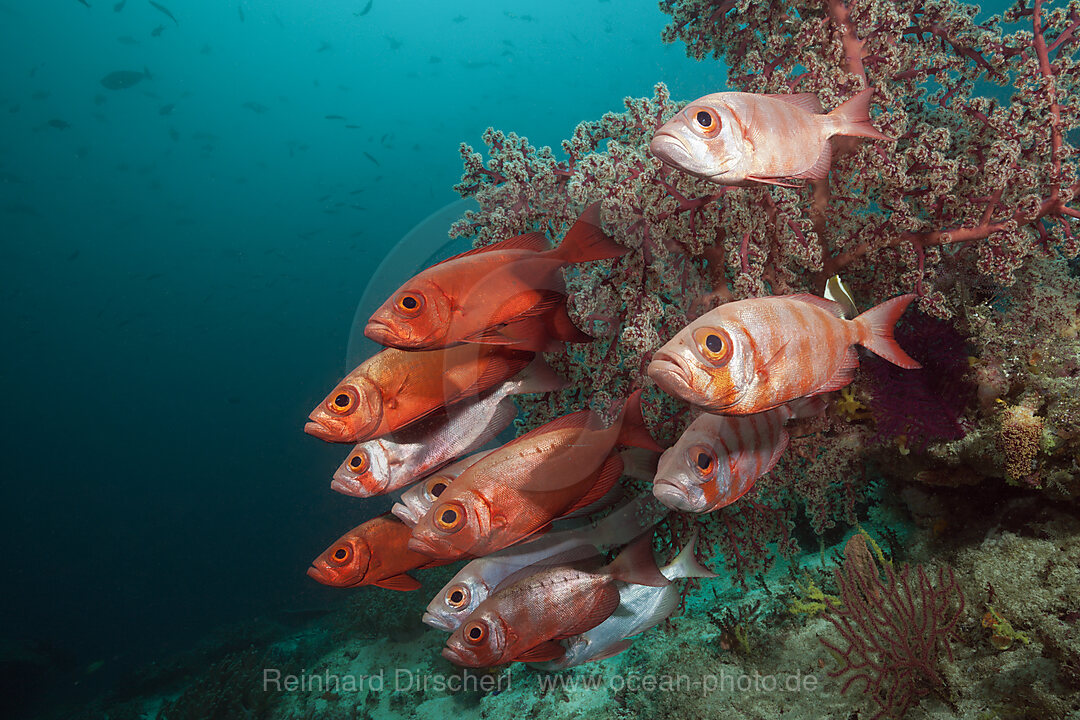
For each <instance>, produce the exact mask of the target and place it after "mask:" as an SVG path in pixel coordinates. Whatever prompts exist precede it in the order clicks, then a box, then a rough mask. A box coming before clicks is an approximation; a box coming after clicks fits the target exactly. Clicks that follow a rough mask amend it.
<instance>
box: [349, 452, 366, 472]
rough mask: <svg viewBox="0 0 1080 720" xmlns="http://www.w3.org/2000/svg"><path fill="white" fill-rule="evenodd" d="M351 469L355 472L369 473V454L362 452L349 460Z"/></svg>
mask: <svg viewBox="0 0 1080 720" xmlns="http://www.w3.org/2000/svg"><path fill="white" fill-rule="evenodd" d="M349 468H350V469H351V470H352V471H353V472H358V473H362V472H367V469H368V456H367V453H366V452H364V451H363V450H361V451H360V452H358V453H356V454H355V455H353V456H352V457H351V458H349Z"/></svg>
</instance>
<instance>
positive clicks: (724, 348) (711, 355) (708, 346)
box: [694, 328, 731, 365]
mask: <svg viewBox="0 0 1080 720" xmlns="http://www.w3.org/2000/svg"><path fill="white" fill-rule="evenodd" d="M694 342H695V343H697V347H698V351H699V352H700V353H701V354H702V355H703V356H704V357H705V359H706V360H708V361H710V362H712V363H714V364H716V365H723V364H724V363H726V362H727V361H728V360H730V359H731V336H730V335H728V334H727V331H726V330H722V329H720V328H698V329H697V330H695V331H694Z"/></svg>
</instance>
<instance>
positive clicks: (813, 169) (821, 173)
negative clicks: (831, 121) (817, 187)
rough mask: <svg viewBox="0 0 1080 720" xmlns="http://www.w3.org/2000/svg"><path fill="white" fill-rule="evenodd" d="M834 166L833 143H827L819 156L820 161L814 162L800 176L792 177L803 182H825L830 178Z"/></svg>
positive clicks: (827, 141)
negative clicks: (830, 169)
mask: <svg viewBox="0 0 1080 720" xmlns="http://www.w3.org/2000/svg"><path fill="white" fill-rule="evenodd" d="M831 166H832V142H831V141H829V140H826V141H825V144H824V147H823V148H822V149H821V154H820V155H818V159H817V160H815V161H814V164H813V165H811V166H810V167H809V168H807V169H806V170H803V171H802V172H801V173H799V174H798V175H792V176H791V177H795V178H799V179H802V180H823V179H825V178H827V177H829V168H830V167H831Z"/></svg>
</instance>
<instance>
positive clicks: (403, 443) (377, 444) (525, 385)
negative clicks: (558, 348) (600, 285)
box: [330, 355, 566, 497]
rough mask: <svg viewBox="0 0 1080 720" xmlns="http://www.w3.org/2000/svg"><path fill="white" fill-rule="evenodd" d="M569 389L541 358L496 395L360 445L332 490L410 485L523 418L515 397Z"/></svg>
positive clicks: (373, 491)
mask: <svg viewBox="0 0 1080 720" xmlns="http://www.w3.org/2000/svg"><path fill="white" fill-rule="evenodd" d="M565 384H566V383H565V382H564V381H563V380H562V378H560V377H559V376H558V375H556V374H555V371H554V370H552V369H551V368H550V367H549V366H548V364H547V363H546V362H545V361H544V358H543V356H540V355H538V356H537V357H536V358H535V359H534V360H533V361H532V364H530V365H529V367H527V368H525V370H523V371H522V372H521V373H519V374H518V375H516V376H515V377H514V378H512V379H510V380H507V381H506V382H504V383H503V384H502V385H500V386H498V387H497V388H495V389H494V390H491V391H489V392H487V393H485V394H483V395H480V396H478V397H475V398H471V399H468V400H465V401H462V402H460V403H457V404H456V405H454V406H452V407H450V408H448V409H447V410H446V411H445V412H440V413H437V414H434V415H431V416H429V417H427V418H424V419H423V420H421V421H419V422H415V423H413V424H411V425H408V426H406V427H405V428H404V429H402V430H400V431H399V432H396V433H394V434H393V435H391V436H386V437H380V438H374V439H372V440H367V441H365V442H362V443H360V444H358V445H357V446H356V447H354V448H353V450H352V452H351V453H349V456H348V457H347V458H345V461H344V462H343V463H341V466H340V467H339V468H338V469H337V472H335V473H334V480H333V482H331V483H330V487H331V488H332V489H334V490H337V491H338V492H340V493H342V494H345V495H352V496H354V497H371V496H373V495H382V494H384V493H387V492H391V491H393V490H398V489H400V488H403V487H405V486H407V485H410V484H412V483H413V482H416V481H417V480H419V479H420V478H422V477H424V476H425V475H430V474H431V473H433V472H435V471H436V470H438V469H439V468H440V467H442V466H443V465H445V464H447V463H449V462H451V461H452V460H454V458H458V457H461V456H462V455H466V454H468V453H471V452H473V451H475V450H477V449H479V448H480V447H482V446H483V445H485V444H486V443H487V442H488V441H490V440H492V439H494V438H495V437H496V436H497V435H498V434H499V433H500V432H502V431H503V430H504V429H506V427H507V426H509V425H510V423H511V422H513V420H514V417H515V416H516V415H517V406H516V405H514V402H513V401H512V400H511V399H510V396H511V395H518V394H523V393H534V392H551V391H555V390H558V389H560V388H562V387H564V386H565Z"/></svg>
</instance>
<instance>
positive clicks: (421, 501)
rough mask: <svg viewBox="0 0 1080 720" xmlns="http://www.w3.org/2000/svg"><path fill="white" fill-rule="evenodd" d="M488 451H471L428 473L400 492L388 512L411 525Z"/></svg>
mask: <svg viewBox="0 0 1080 720" xmlns="http://www.w3.org/2000/svg"><path fill="white" fill-rule="evenodd" d="M489 452H491V451H490V450H483V451H481V452H478V453H473V454H472V455H470V456H469V457H467V458H462V459H461V460H458V461H457V462H456V463H454V464H452V465H448V466H447V467H444V468H442V469H441V470H439V471H438V472H436V473H434V474H432V475H428V476H427V477H426V478H424V479H423V480H422V481H420V482H418V483H416V484H415V485H413V486H412V487H411V488H409V489H408V490H406V491H405V492H403V493H401V497H400V498H398V502H396V503H395V504H394V507H392V508H390V512H392V513H394V515H396V516H397V517H398V519H399V520H401V522H403V523H405V524H406V525H408V526H409V527H412V526H413V525H415V524H416V523H417V521H418V520H420V518H422V517H424V515H426V514H427V511H428V510H430V509H431V506H432V505H433V504H434V503H435V500H436V498H438V497H439V496H440V495H442V493H443V490H445V489H446V488H447V487H449V485H450V483H452V482H453V481H454V480H456V479H457V476H458V475H460V474H461V473H463V472H465V469H466V468H468V467H469V466H470V465H472V464H473V463H475V462H477V461H478V460H482V459H483V458H484V457H486V456H487V454H488V453H489Z"/></svg>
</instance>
